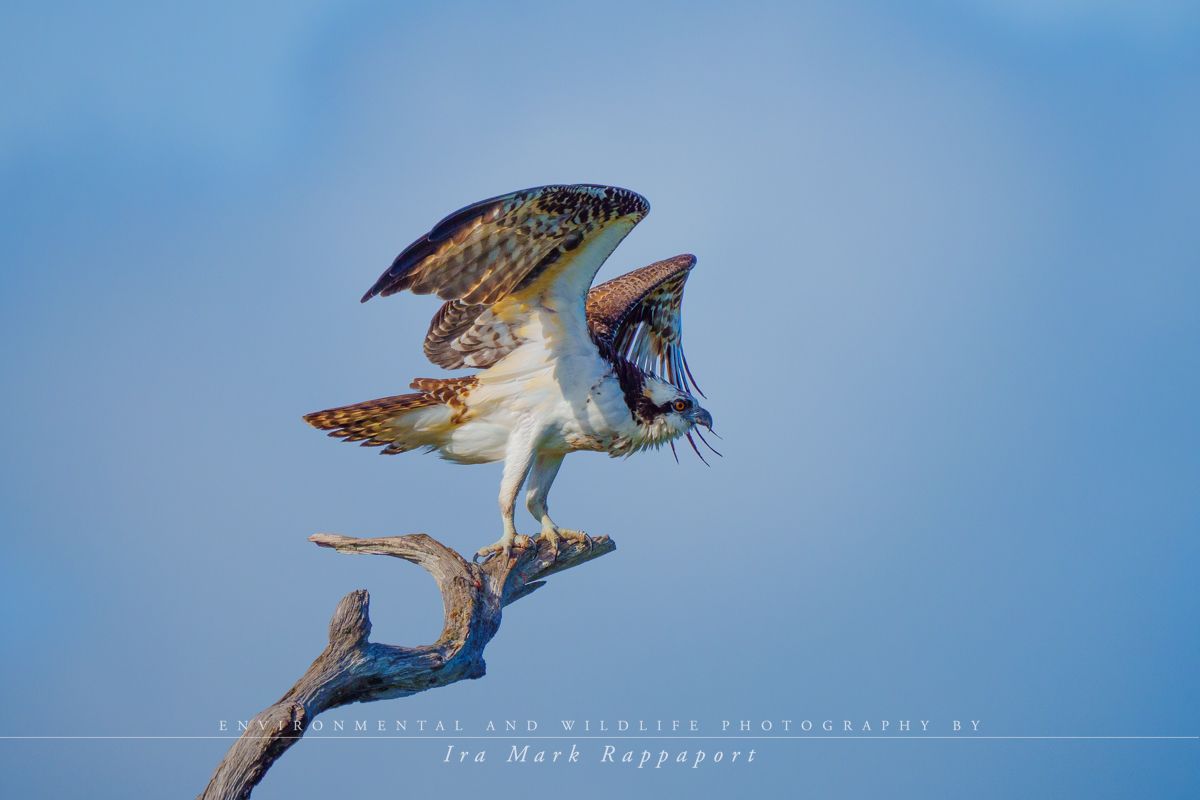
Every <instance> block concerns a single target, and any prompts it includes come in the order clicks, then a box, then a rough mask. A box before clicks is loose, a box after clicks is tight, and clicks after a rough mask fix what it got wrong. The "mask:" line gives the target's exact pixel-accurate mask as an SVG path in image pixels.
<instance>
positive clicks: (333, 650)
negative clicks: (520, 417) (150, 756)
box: [200, 533, 617, 800]
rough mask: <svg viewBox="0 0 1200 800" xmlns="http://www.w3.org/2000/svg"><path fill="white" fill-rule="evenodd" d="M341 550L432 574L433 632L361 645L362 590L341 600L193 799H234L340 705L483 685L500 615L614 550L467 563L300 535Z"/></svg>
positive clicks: (388, 542)
mask: <svg viewBox="0 0 1200 800" xmlns="http://www.w3.org/2000/svg"><path fill="white" fill-rule="evenodd" d="M309 541H310V542H316V543H317V544H318V545H320V546H321V547H331V548H333V549H335V550H337V551H339V552H342V553H365V554H370V555H385V556H395V557H396V558H402V559H404V560H405V561H411V562H412V563H414V564H420V565H421V566H422V567H424V568H425V569H426V570H428V571H429V573H430V574H431V575H433V578H434V580H436V581H437V584H438V588H439V589H440V590H441V592H442V605H443V606H444V608H445V614H446V618H445V624H444V626H443V628H442V635H441V636H440V637H438V640H437V641H436V642H434V643H433V644H431V645H427V646H425V647H412V648H409V647H396V646H393V645H390V644H378V643H374V642H369V641H367V637H368V635H369V634H370V633H371V620H370V617H369V616H368V613H367V610H368V608H367V606H368V602H369V595H368V594H367V592H366V591H364V590H359V591H356V592H351V593H350V594H348V595H346V596H345V597H343V598H342V600H341V602H339V603H338V606H337V609H336V610H335V611H334V612H333V619H332V620H331V621H330V623H329V647H327V648H326V649H325V652H324V653H322V654H321V655H320V656H318V658H317V660H316V661H314V662H313V663H312V666H311V667H309V668H308V671H307V672H306V673H304V676H303V677H302V678H300V680H299V681H297V682H296V685H295V686H293V687H292V688H291V689H289V690H288V692H287V694H285V695H284V696H283V697H282V698H280V699H279V702H277V703H275V704H274V705H272V706H270V707H269V708H267V709H266V710H265V711H263V712H262V713H261V714H259V715H258V716H256V717H255V718H254V719H252V720H251V721H250V726H249V727H248V728H247V730H246V732H245V733H243V734H242V736H241V737H240V738H239V739H238V740H237V741H236V742H234V744H233V746H232V747H230V748H229V752H228V753H226V754H225V758H223V759H222V760H221V763H220V764H219V765H218V766H217V769H216V771H215V772H213V776H212V778H211V780H209V782H208V787H207V788H205V790H204V792H203V793H202V794H201V795H200V798H201V800H218V798H219V800H234V798H236V799H237V800H243V798H247V797H249V796H250V792H251V791H252V790H253V789H254V787H255V786H256V785H258V782H259V781H260V780H262V777H263V775H265V774H266V772H267V770H268V769H270V768H271V765H272V764H273V763H274V762H275V760H276V759H277V758H279V757H280V756H281V755H283V752H284V751H285V750H287V749H288V748H289V747H291V746H292V745H293V744H295V743H296V742H297V741H298V740H299V739H300V737H301V736H303V735H304V732H305V731H306V730H307V729H308V726H309V723H310V722H312V720H313V719H314V718H316V716H317V715H318V714H320V713H321V712H322V711H326V710H328V709H331V708H337V707H338V706H344V705H347V704H349V703H367V702H370V701H372V700H385V699H387V698H390V697H407V696H408V695H411V694H416V693H417V692H423V691H425V690H426V689H433V688H436V687H438V686H446V685H447V684H451V683H454V682H455V681H460V680H463V679H464V678H482V677H483V675H484V672H485V667H484V662H483V649H484V648H485V647H486V646H487V643H488V642H489V641H491V639H492V637H493V636H495V635H496V631H497V630H498V629H499V627H500V616H501V609H503V608H504V606H506V605H508V604H509V603H512V602H514V601H516V600H519V599H521V598H522V597H525V596H526V595H528V594H530V593H531V592H533V591H535V590H536V589H538V588H539V587H541V586H542V585H544V583H545V582H544V581H543V580H541V579H542V578H545V577H546V576H548V575H552V574H553V573H555V572H561V571H562V570H564V569H569V568H571V567H574V566H577V565H579V564H582V563H584V562H585V561H591V560H592V559H593V558H599V557H600V556H602V555H605V554H606V553H611V552H612V551H613V550H615V549H616V547H617V546H616V544H614V543H613V541H612V540H611V539H610V538H608V537H607V536H602V537H600V538H599V539H596V540H595V541H594V543H593V546H592V547H590V548H589V547H588V545H587V544H584V543H579V542H571V543H569V544H566V546H564V547H563V549H561V550H560V551H559V553H558V556H557V558H554V557H552V550H551V548H550V545H549V544H548V543H547V542H545V541H544V540H541V539H538V540H535V544H536V545H538V546H537V548H536V549H535V548H533V547H530V548H526V549H525V550H523V551H520V552H518V553H516V555H515V556H514V557H513V558H511V559H504V558H501V557H495V558H492V559H491V560H490V561H488V562H487V563H486V564H472V563H469V562H467V561H466V560H464V559H463V557H462V556H460V555H459V554H458V553H456V552H454V551H453V550H451V549H450V548H448V547H446V546H445V545H443V544H441V543H440V542H438V541H436V540H435V539H433V538H432V537H430V536H426V535H425V534H423V533H418V534H416V535H413V536H396V537H389V538H386V539H354V538H352V537H349V536H336V535H334V534H329V533H318V534H315V535H314V536H310V537H309Z"/></svg>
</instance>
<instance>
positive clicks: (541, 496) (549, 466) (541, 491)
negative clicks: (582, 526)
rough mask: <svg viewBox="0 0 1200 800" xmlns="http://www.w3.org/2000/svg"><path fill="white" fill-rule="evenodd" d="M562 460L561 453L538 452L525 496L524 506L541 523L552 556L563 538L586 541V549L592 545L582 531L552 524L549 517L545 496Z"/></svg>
mask: <svg viewBox="0 0 1200 800" xmlns="http://www.w3.org/2000/svg"><path fill="white" fill-rule="evenodd" d="M562 460H563V456H562V454H550V453H545V454H538V455H537V457H536V458H535V459H534V461H533V468H532V469H531V470H530V473H529V490H528V492H527V494H526V496H525V507H526V508H528V509H529V513H530V514H533V516H534V518H535V519H537V520H538V521H540V522H541V523H542V538H543V539H545V540H546V541H548V542H549V543H550V547H551V550H550V553H551V555H552V556H556V555H558V543H559V542H561V541H562V540H563V539H568V540H571V541H576V542H586V543H587V546H588V549H591V546H592V539H591V537H590V536H588V535H587V534H586V533H584V532H583V531H573V530H570V529H569V528H560V527H558V526H557V525H555V524H554V520H552V519H550V508H549V505H548V504H547V498H548V497H549V495H550V484H552V483H554V478H555V476H557V475H558V468H559V467H560V466H562Z"/></svg>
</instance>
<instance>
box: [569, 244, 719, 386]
mask: <svg viewBox="0 0 1200 800" xmlns="http://www.w3.org/2000/svg"><path fill="white" fill-rule="evenodd" d="M695 265H696V257H695V256H691V255H682V256H676V257H675V258H669V259H667V260H666V261H658V262H655V263H654V264H651V265H650V266H648V267H642V268H641V269H637V270H634V271H633V272H630V273H627V274H625V275H622V276H621V277H619V278H614V279H613V280H611V281H607V282H606V283H602V284H600V285H599V286H595V287H593V288H592V290H591V291H589V292H588V296H587V322H588V332H589V333H590V334H591V336H592V340H593V341H594V342H596V344H597V345H601V346H607V347H609V348H611V350H612V351H613V353H614V354H615V355H618V356H624V357H625V358H627V359H629V360H630V361H632V362H633V363H634V364H637V366H638V367H640V368H641V369H643V370H646V371H647V372H653V373H655V374H657V375H661V376H663V377H665V378H666V379H667V380H668V381H670V382H671V383H673V384H674V385H675V386H678V387H679V388H680V389H683V390H684V391H685V392H690V391H692V389H691V387H693V386H695V387H696V391H698V392H699V391H700V387H699V386H696V379H695V378H693V377H692V372H691V370H690V369H689V368H688V364H687V359H685V358H684V355H683V340H682V337H683V322H682V319H681V316H680V314H681V307H682V304H683V285H684V283H686V282H687V278H688V273H690V272H691V269H692V267H693V266H695ZM700 393H701V395H703V394H704V393H703V392H700Z"/></svg>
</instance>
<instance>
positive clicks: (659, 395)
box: [634, 373, 716, 454]
mask: <svg viewBox="0 0 1200 800" xmlns="http://www.w3.org/2000/svg"><path fill="white" fill-rule="evenodd" d="M643 374H644V373H643ZM635 405H636V407H635V409H634V419H635V420H637V423H638V433H639V434H640V435H639V437H638V439H637V440H636V441H635V442H634V449H636V450H643V449H645V448H647V447H661V446H663V445H664V444H666V443H668V442H670V441H673V440H675V439H678V438H679V437H680V436H687V437H688V441H689V442H692V448H693V449H695V447H696V443H695V442H694V441H692V438H691V431H692V428H694V427H696V426H697V425H703V426H704V427H706V428H708V429H709V430H710V431H711V430H712V415H711V414H709V413H708V412H707V411H705V410H704V409H703V408H701V407H700V404H699V403H698V402H696V398H695V397H692V395H690V394H688V393H687V392H685V391H683V390H682V389H680V388H679V387H677V386H673V385H672V384H670V383H667V382H666V381H664V380H661V379H659V378H657V377H655V376H653V375H648V374H644V381H643V383H642V385H641V387H640V391H639V392H638V394H637V397H636V399H635ZM697 435H699V431H697ZM701 440H703V437H701ZM705 444H707V442H705ZM696 452H697V454H699V452H700V451H699V450H697V451H696ZM714 452H716V451H714Z"/></svg>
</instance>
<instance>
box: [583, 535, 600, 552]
mask: <svg viewBox="0 0 1200 800" xmlns="http://www.w3.org/2000/svg"><path fill="white" fill-rule="evenodd" d="M580 533H583V531H580ZM583 540H584V541H585V542H587V546H588V552H589V553H590V552H592V551H593V550H595V549H596V540H595V539H593V538H592V537H590V536H588V535H587V534H586V533H584V534H583Z"/></svg>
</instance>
